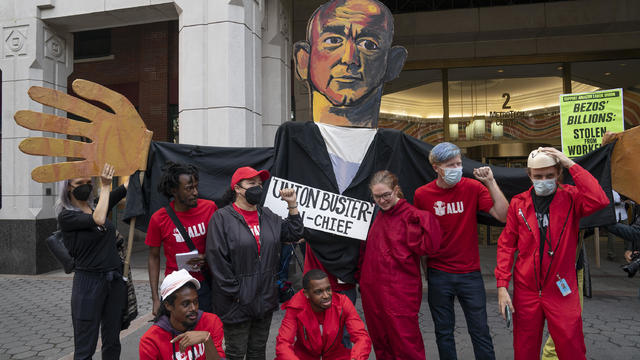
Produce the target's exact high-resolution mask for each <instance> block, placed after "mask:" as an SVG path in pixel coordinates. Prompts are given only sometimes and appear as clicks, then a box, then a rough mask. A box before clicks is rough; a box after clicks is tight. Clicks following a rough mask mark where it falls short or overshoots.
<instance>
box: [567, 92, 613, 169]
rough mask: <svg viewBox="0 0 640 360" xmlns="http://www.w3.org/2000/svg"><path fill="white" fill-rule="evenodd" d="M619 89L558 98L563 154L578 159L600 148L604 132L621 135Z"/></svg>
mask: <svg viewBox="0 0 640 360" xmlns="http://www.w3.org/2000/svg"><path fill="white" fill-rule="evenodd" d="M623 109H624V108H623V105H622V89H611V90H603V91H594V92H588V93H579V94H563V95H560V129H561V132H562V152H564V153H565V155H567V156H569V157H578V156H582V155H584V154H586V153H589V152H591V151H593V150H595V149H597V148H599V147H600V144H601V142H602V137H603V136H604V134H605V132H607V131H611V132H620V131H624V112H623Z"/></svg>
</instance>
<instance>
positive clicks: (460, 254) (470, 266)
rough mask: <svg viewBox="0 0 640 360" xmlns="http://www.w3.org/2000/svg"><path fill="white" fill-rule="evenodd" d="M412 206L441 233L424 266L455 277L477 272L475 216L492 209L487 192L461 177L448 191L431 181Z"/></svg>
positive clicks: (480, 186) (477, 255)
mask: <svg viewBox="0 0 640 360" xmlns="http://www.w3.org/2000/svg"><path fill="white" fill-rule="evenodd" d="M413 202H414V205H415V207H417V208H418V209H421V210H426V211H429V212H431V213H432V214H434V215H435V216H436V219H438V222H439V223H440V229H441V230H442V245H440V250H439V251H438V253H437V254H436V255H435V256H430V257H429V258H428V266H429V267H432V268H435V269H438V270H442V271H446V272H450V273H457V274H463V273H469V272H472V271H479V270H480V254H479V250H478V221H477V219H476V213H477V212H478V211H485V212H488V211H489V210H491V208H492V207H493V200H492V199H491V195H490V194H489V190H488V189H487V188H486V187H485V186H484V185H483V184H482V183H481V182H479V181H477V180H474V179H469V178H465V177H463V178H462V179H461V180H460V182H459V183H457V184H456V185H455V186H454V187H452V188H449V189H443V188H440V187H439V186H438V185H437V184H436V180H434V181H432V182H430V183H428V184H426V185H423V186H421V187H419V188H418V189H417V190H416V193H415V195H414V197H413Z"/></svg>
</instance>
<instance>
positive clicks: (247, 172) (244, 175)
mask: <svg viewBox="0 0 640 360" xmlns="http://www.w3.org/2000/svg"><path fill="white" fill-rule="evenodd" d="M258 175H260V179H261V180H262V181H266V180H267V179H268V178H269V176H270V175H269V171H267V170H260V171H257V170H256V169H254V168H252V167H250V166H243V167H241V168H238V170H236V172H234V173H233V176H232V177H231V189H233V187H234V186H236V184H237V183H239V182H240V181H242V180H244V179H251V178H252V177H254V176H258Z"/></svg>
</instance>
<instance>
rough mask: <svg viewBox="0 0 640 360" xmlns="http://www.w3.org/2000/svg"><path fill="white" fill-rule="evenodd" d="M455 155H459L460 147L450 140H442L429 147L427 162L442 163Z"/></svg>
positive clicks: (432, 163)
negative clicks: (431, 147)
mask: <svg viewBox="0 0 640 360" xmlns="http://www.w3.org/2000/svg"><path fill="white" fill-rule="evenodd" d="M456 156H460V148H459V147H458V146H456V145H455V144H452V143H450V142H443V143H440V144H438V145H436V146H434V147H433V149H431V152H430V153H429V162H430V163H431V165H435V164H442V163H443V162H447V161H449V160H451V159H453V158H454V157H456Z"/></svg>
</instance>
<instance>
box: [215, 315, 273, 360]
mask: <svg viewBox="0 0 640 360" xmlns="http://www.w3.org/2000/svg"><path fill="white" fill-rule="evenodd" d="M272 317H273V313H269V314H267V315H266V316H265V317H264V318H262V319H251V320H247V321H244V322H241V323H237V324H223V325H224V341H225V343H226V345H227V348H226V349H225V351H224V352H225V354H226V355H227V359H228V360H243V359H244V358H245V355H246V357H247V360H264V359H265V358H266V351H267V340H268V339H269V329H270V328H271V318H272Z"/></svg>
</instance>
